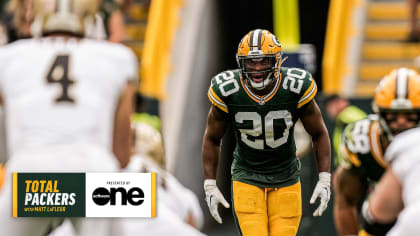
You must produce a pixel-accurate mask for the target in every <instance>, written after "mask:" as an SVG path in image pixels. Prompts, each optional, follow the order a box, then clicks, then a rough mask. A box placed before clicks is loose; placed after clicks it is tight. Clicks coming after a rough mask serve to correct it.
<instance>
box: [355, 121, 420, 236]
mask: <svg viewBox="0 0 420 236" xmlns="http://www.w3.org/2000/svg"><path fill="white" fill-rule="evenodd" d="M419 139H420V129H418V128H416V129H411V130H408V131H406V132H403V133H402V134H400V135H398V136H396V138H395V140H394V141H393V142H392V143H391V145H390V146H389V148H388V149H387V151H386V153H385V159H386V161H387V162H388V163H389V168H387V170H386V172H385V173H384V176H383V178H382V179H381V180H380V181H379V183H378V184H377V186H376V188H375V191H374V192H373V193H372V196H371V197H370V198H369V200H366V201H365V203H364V204H363V212H362V213H363V214H362V224H363V227H364V229H365V230H366V231H367V232H370V233H372V234H375V235H378V234H380V233H382V232H383V230H381V229H383V228H389V227H390V226H391V225H393V222H395V220H397V217H398V220H397V222H396V223H395V225H394V226H393V228H392V229H391V230H390V231H389V232H388V234H387V235H389V236H397V235H404V236H414V235H419V234H420V226H419V224H418V219H419V217H420V198H419V197H420V187H419V186H418V180H419V178H420V158H419V157H420V156H419V153H420V147H419V145H418V140H419ZM378 231H379V232H378ZM359 235H360V234H359Z"/></svg>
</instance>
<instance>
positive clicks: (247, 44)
mask: <svg viewBox="0 0 420 236" xmlns="http://www.w3.org/2000/svg"><path fill="white" fill-rule="evenodd" d="M236 62H237V63H238V67H239V69H240V70H241V73H242V77H243V79H244V80H245V82H246V84H248V85H250V86H251V87H252V88H254V89H256V90H263V89H264V88H266V87H267V86H269V85H270V84H272V83H273V81H276V80H277V79H279V78H280V66H281V63H282V49H281V45H280V42H279V41H278V40H277V38H276V36H274V35H273V34H272V33H270V32H269V31H268V30H262V29H256V30H252V31H250V32H249V33H248V34H246V35H245V36H244V37H243V38H242V40H241V42H240V43H239V46H238V51H237V53H236Z"/></svg>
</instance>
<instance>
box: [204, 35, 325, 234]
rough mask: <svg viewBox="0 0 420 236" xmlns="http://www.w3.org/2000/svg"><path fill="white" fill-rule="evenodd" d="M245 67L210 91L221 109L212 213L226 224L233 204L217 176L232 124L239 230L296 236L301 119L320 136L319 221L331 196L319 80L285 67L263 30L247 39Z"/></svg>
mask: <svg viewBox="0 0 420 236" xmlns="http://www.w3.org/2000/svg"><path fill="white" fill-rule="evenodd" d="M237 62H238V66H239V68H240V69H239V70H228V71H225V72H222V73H220V74H218V75H216V76H215V77H213V79H212V81H211V86H210V88H209V91H208V97H209V99H210V101H211V103H212V104H213V106H212V107H211V109H210V111H209V114H208V120H207V127H206V131H205V133H204V137H203V147H202V156H203V167H204V178H205V180H204V190H205V194H206V201H207V204H208V207H209V209H210V213H211V215H212V216H213V218H214V219H215V220H216V221H217V222H218V223H222V219H221V217H220V216H219V213H218V204H219V203H221V204H222V205H223V206H224V207H229V204H228V202H227V201H226V200H225V198H224V197H223V195H222V193H221V192H220V190H219V189H218V187H217V185H216V173H217V164H218V158H219V157H218V156H219V150H220V141H221V138H222V137H223V135H224V133H225V129H226V126H227V125H228V124H229V123H230V122H232V126H233V128H234V130H235V133H236V137H237V146H236V150H235V153H234V160H233V164H232V198H233V202H232V205H233V211H234V216H235V219H236V221H237V224H238V225H237V228H238V230H239V231H240V233H241V235H296V233H297V230H298V227H299V223H300V218H301V214H302V212H301V211H302V210H301V208H302V206H301V189H300V180H299V172H300V163H299V160H298V159H297V158H296V148H295V145H294V141H293V140H294V139H293V128H294V123H295V122H296V121H297V120H298V119H299V118H300V119H301V121H302V123H303V125H304V127H305V129H306V130H307V131H308V133H309V134H310V135H311V136H312V141H313V145H314V151H315V154H316V156H317V162H318V170H319V181H318V183H317V186H316V187H315V190H314V194H313V196H312V199H311V203H314V202H315V199H316V198H317V197H320V198H321V203H320V206H319V207H318V209H316V210H315V212H314V216H320V215H322V213H323V211H324V210H325V209H326V208H327V204H328V201H329V198H330V177H331V175H330V173H329V170H330V158H331V157H330V143H329V138H328V133H327V130H326V128H325V125H324V122H323V120H322V116H321V113H320V111H319V108H318V106H317V104H316V102H315V101H314V100H313V98H314V96H315V94H316V91H317V88H316V84H315V81H314V80H313V79H312V76H311V75H310V74H309V73H308V72H307V71H304V70H301V69H297V68H286V67H281V63H282V49H281V45H280V43H279V42H278V40H277V38H276V37H275V36H274V35H273V34H271V33H270V32H269V31H267V30H261V29H256V30H253V31H250V32H249V33H248V34H246V35H245V36H244V37H243V38H242V40H241V42H240V44H239V46H238V51H237ZM290 134H292V135H290Z"/></svg>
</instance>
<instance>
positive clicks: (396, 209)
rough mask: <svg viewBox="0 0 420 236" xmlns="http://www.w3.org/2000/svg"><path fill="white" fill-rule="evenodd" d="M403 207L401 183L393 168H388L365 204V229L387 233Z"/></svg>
mask: <svg viewBox="0 0 420 236" xmlns="http://www.w3.org/2000/svg"><path fill="white" fill-rule="evenodd" d="M403 207H404V204H403V200H402V186H401V183H400V181H399V180H398V178H397V176H396V175H395V173H394V171H393V170H392V168H388V169H387V171H386V172H385V173H384V175H383V176H382V178H381V180H380V181H379V183H378V184H377V185H376V188H375V191H374V192H373V194H372V195H371V197H370V198H369V200H366V201H365V202H364V204H363V207H362V217H361V218H362V220H361V222H362V227H363V229H364V230H365V231H366V232H368V233H370V234H373V235H385V233H386V232H388V231H389V230H390V229H391V227H392V226H393V225H394V223H395V220H396V219H397V217H398V215H399V213H400V212H401V210H402V209H403Z"/></svg>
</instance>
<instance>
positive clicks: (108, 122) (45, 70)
mask: <svg viewBox="0 0 420 236" xmlns="http://www.w3.org/2000/svg"><path fill="white" fill-rule="evenodd" d="M33 6H34V13H35V22H34V26H37V25H38V26H40V27H41V28H40V30H41V32H42V33H43V35H44V37H42V38H34V39H26V40H20V41H17V42H15V43H13V44H9V45H7V46H4V47H1V48H0V93H1V98H2V103H3V105H4V107H5V111H6V122H7V123H6V127H7V141H8V151H9V155H10V157H9V160H8V162H7V164H6V180H5V184H4V186H3V188H2V189H1V192H0V202H1V204H0V228H1V230H2V232H1V234H2V235H13V236H17V235H33V236H36V235H45V234H46V232H47V230H48V229H49V228H50V227H51V224H52V223H53V221H55V220H54V219H50V218H18V219H14V218H12V211H11V209H12V201H11V200H12V199H11V196H12V193H11V192H12V187H11V182H12V181H11V172H14V171H17V172H22V171H32V172H49V171H53V172H65V171H78V172H89V171H101V172H110V171H116V170H118V169H119V168H120V167H124V166H125V165H127V163H128V162H129V158H130V135H129V134H130V119H129V118H130V115H131V111H132V105H133V104H132V103H133V95H134V91H135V83H136V81H137V61H136V58H135V55H134V54H133V53H132V52H131V51H130V50H129V49H128V48H126V47H124V46H122V45H119V44H112V43H108V42H104V41H95V40H89V39H86V38H84V36H85V30H87V29H89V23H94V16H95V13H96V9H97V7H98V6H97V1H91V0H60V1H55V0H34V1H33ZM46 15H48V17H46ZM72 223H73V225H74V227H75V231H76V233H77V234H78V235H107V234H108V232H109V230H108V226H109V225H110V224H108V223H107V220H104V219H83V218H74V219H72Z"/></svg>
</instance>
